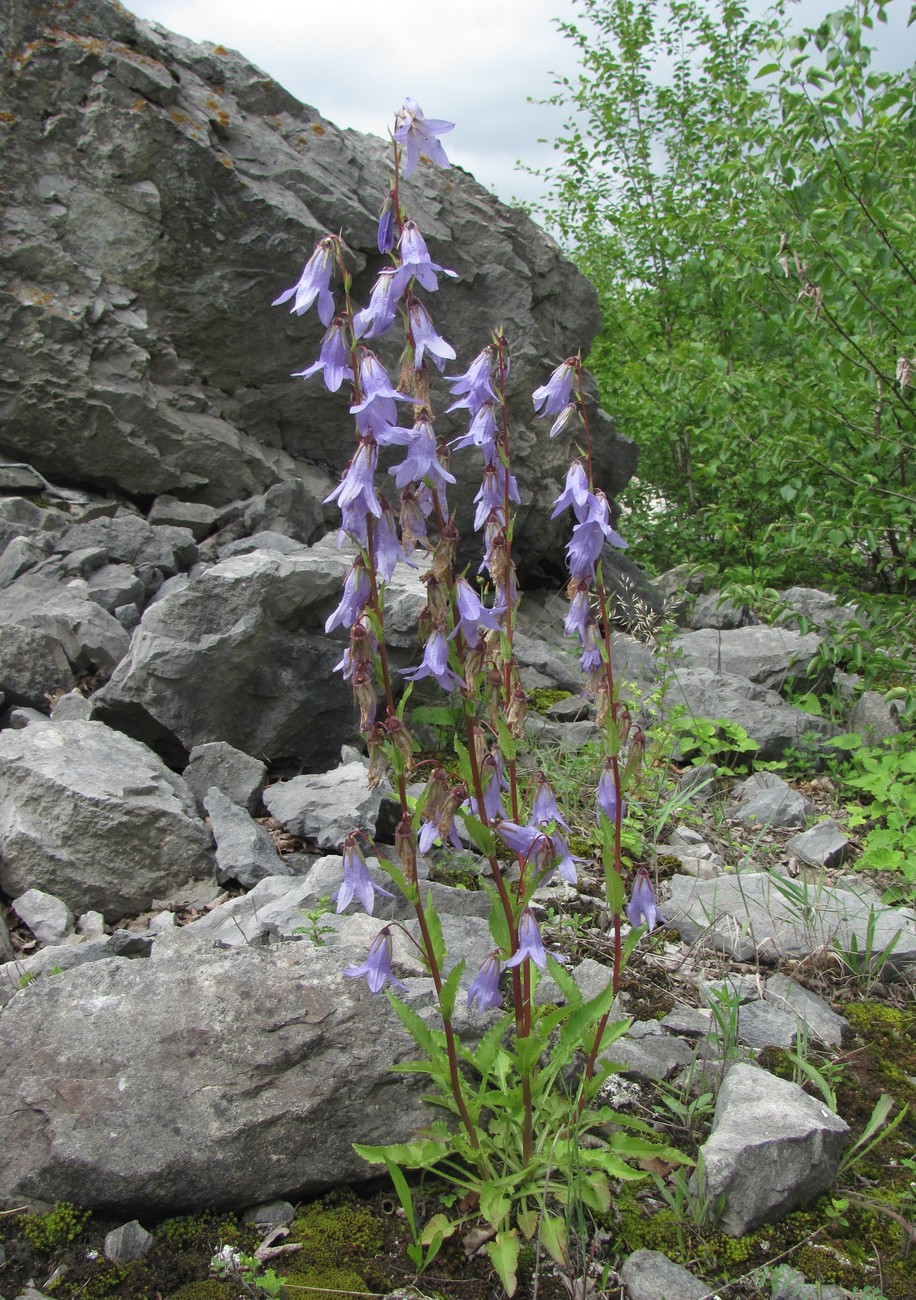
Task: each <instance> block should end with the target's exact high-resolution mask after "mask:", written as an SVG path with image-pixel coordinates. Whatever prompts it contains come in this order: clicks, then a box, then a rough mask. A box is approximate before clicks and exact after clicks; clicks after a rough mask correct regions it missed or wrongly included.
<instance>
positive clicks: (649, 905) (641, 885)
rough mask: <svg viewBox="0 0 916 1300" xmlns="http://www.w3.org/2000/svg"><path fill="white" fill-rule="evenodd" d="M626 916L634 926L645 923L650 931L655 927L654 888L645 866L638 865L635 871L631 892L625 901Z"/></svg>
mask: <svg viewBox="0 0 916 1300" xmlns="http://www.w3.org/2000/svg"><path fill="white" fill-rule="evenodd" d="M627 917H628V919H629V922H630V925H632V926H634V927H635V926H637V925H646V926H648V928H649V930H650V931H652V930H654V929H655V924H656V922H657V920H658V907H657V905H656V901H655V890H654V889H653V888H652V882H651V881H650V879H649V873H648V871H646V869H645V867H640V868H639V870H638V871H637V873H636V880H635V881H634V883H633V893H632V895H631V897H630V901H629V903H627Z"/></svg>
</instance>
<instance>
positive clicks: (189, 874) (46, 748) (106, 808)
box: [0, 721, 214, 920]
mask: <svg viewBox="0 0 916 1300" xmlns="http://www.w3.org/2000/svg"><path fill="white" fill-rule="evenodd" d="M213 871H214V862H213V852H212V849H211V846H210V836H209V834H208V832H207V830H206V828H205V827H204V825H203V823H202V822H201V820H200V818H199V817H198V815H197V809H196V808H195V806H194V799H193V796H192V795H191V792H190V791H189V790H188V788H187V787H186V786H185V784H184V782H183V781H182V779H181V777H179V776H175V775H174V773H172V772H170V771H169V770H168V768H166V767H165V766H164V765H163V763H162V762H161V761H160V760H159V759H158V758H157V757H156V755H155V754H153V753H152V752H151V751H150V750H148V749H146V748H145V746H143V745H140V744H138V743H137V742H136V741H135V740H131V739H130V738H129V737H128V736H123V735H121V734H119V733H118V732H116V731H110V730H109V729H108V728H107V727H105V726H103V725H102V723H100V722H51V721H48V722H38V723H33V724H32V725H31V726H28V727H26V728H25V729H24V730H12V729H10V730H6V731H3V732H2V733H0V888H2V889H3V890H4V892H5V893H7V894H9V895H10V896H11V897H14V898H15V897H16V896H17V895H18V894H22V893H24V892H25V891H26V890H28V889H33V888H34V889H42V890H44V891H45V892H46V893H50V894H54V895H55V896H56V897H57V898H60V899H62V900H63V901H64V902H65V903H66V904H67V906H68V907H69V908H70V909H71V910H72V911H73V912H74V913H77V914H79V913H81V912H86V911H89V910H95V911H99V912H102V913H103V914H104V916H105V917H106V919H107V920H114V919H116V918H117V917H120V916H124V915H125V914H128V913H131V912H141V911H143V910H144V909H145V908H148V907H149V906H150V904H151V902H152V900H153V898H155V897H165V896H167V895H168V894H169V893H171V892H173V891H174V890H175V889H176V888H177V887H178V886H180V885H183V884H185V883H186V882H187V881H188V880H189V879H192V878H201V877H210V876H212V875H213Z"/></svg>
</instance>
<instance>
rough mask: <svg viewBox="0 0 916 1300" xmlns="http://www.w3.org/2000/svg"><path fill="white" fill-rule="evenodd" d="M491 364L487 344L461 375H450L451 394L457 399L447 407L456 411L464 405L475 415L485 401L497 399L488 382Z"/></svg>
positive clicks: (491, 359) (489, 348)
mask: <svg viewBox="0 0 916 1300" xmlns="http://www.w3.org/2000/svg"><path fill="white" fill-rule="evenodd" d="M492 366H493V349H492V347H490V346H487V347H485V348H484V349H483V351H482V352H478V354H477V356H476V357H475V358H474V360H473V361H472V362H471V364H470V365H469V366H468V368H467V370H466V371H465V372H464V374H463V375H452V376H450V377H449V378H448V379H447V380H446V383H448V384H449V385H450V386H451V389H452V396H453V397H457V398H458V400H457V401H455V402H452V404H451V406H450V407H449V408H448V409H449V410H450V411H457V410H460V409H462V408H464V407H467V409H468V410H469V411H470V412H471V414H472V415H475V414H476V413H477V412H478V411H479V410H480V408H481V407H482V406H483V405H484V403H485V402H495V401H497V397H496V394H495V393H494V392H493V386H492V384H491V383H490V371H491V369H492Z"/></svg>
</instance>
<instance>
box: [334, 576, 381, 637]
mask: <svg viewBox="0 0 916 1300" xmlns="http://www.w3.org/2000/svg"><path fill="white" fill-rule="evenodd" d="M371 594H372V592H371V589H370V586H369V575H368V574H367V573H366V569H365V566H364V565H363V562H362V560H357V561H356V563H355V564H354V565H353V567H352V568H351V569H350V572H349V573H348V574H347V580H346V582H345V583H344V590H343V599H342V600H341V602H340V604H339V605H338V606H337V608H336V609H335V610H334V613H333V614H332V615H331V616H330V618H329V619H328V620H327V622H326V623H325V625H324V630H325V632H333V631H334V628H335V627H346V628H351V627H352V626H353V624H354V623H355V622H356V620H357V619H358V618H359V616H360V614H361V613H362V612H363V610H364V609H365V608H366V605H367V604H368V603H369V597H370V595H371Z"/></svg>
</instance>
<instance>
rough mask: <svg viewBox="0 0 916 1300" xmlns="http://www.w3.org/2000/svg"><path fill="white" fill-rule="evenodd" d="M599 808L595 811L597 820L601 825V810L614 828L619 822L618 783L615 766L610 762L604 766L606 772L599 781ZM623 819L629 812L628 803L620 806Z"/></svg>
mask: <svg viewBox="0 0 916 1300" xmlns="http://www.w3.org/2000/svg"><path fill="white" fill-rule="evenodd" d="M597 803H598V808H597V809H596V810H595V820H596V821H597V823H598V825H599V826H600V825H601V818H600V815H599V811H598V810H599V809H600V811H601V812H603V813H604V815H605V817H606V818H607V819H608V821H609V822H610V823H611V825H612V826H613V825H614V824H615V823H616V821H617V807H618V803H617V782H616V781H615V780H614V766H613V763H611V762H610V761H608V762H606V763H605V765H604V771H603V772H602V773H601V777H600V778H599V781H598V799H597ZM620 809H621V812H620V815H621V817H622V816H623V815H624V813H625V812H626V810H627V806H626V803H622V804H621V805H620Z"/></svg>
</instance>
